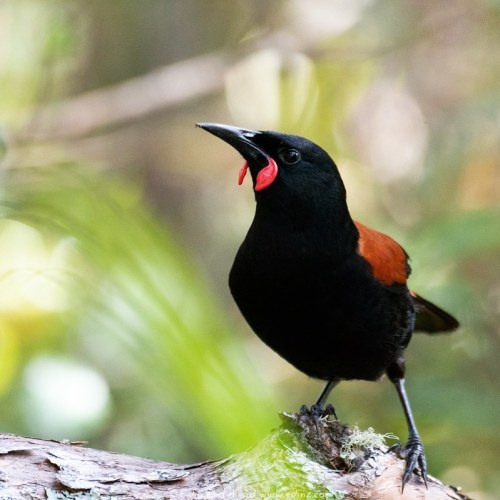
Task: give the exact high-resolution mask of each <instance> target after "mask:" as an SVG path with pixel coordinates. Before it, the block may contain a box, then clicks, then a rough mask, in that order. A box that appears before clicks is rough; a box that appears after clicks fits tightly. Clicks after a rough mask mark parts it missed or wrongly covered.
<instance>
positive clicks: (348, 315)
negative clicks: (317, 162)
mask: <svg viewBox="0 0 500 500" xmlns="http://www.w3.org/2000/svg"><path fill="white" fill-rule="evenodd" d="M259 241H260V242H261V246H260V247H259V246H256V245H254V244H253V241H252V239H251V238H249V239H248V240H245V242H244V243H243V244H242V246H241V247H240V250H239V251H238V254H237V256H236V258H235V261H234V264H233V267H232V269H231V272H230V275H229V286H230V289H231V293H232V295H233V297H234V299H235V301H236V303H237V305H238V307H239V308H240V310H241V312H242V314H243V316H244V317H245V319H246V320H247V322H248V323H249V325H250V326H251V328H252V329H253V330H254V332H255V333H256V334H257V335H258V336H259V337H260V338H261V339H262V340H263V341H264V342H265V343H266V344H267V345H269V347H271V348H272V349H274V350H275V351H276V352H277V353H278V354H279V355H281V356H282V357H283V358H285V359H286V360H287V361H289V362H290V363H291V364H293V365H294V366H295V367H296V368H298V369H299V370H301V371H303V372H304V373H306V374H308V375H309V376H312V377H316V378H321V379H334V378H341V379H365V380H375V379H377V378H379V377H380V376H381V375H382V374H383V372H384V371H385V369H386V368H387V366H388V365H389V364H391V363H392V362H393V361H394V360H395V359H397V358H398V357H399V356H400V355H401V353H402V351H403V350H404V348H405V347H406V345H407V343H408V341H409V338H410V336H411V332H412V329H413V316H414V315H413V309H412V305H411V300H410V298H409V295H408V290H407V289H406V287H404V286H396V287H387V286H385V285H382V284H381V283H379V282H377V281H376V280H375V279H374V278H373V276H372V275H371V273H370V269H369V266H368V265H367V264H366V262H365V261H364V260H363V259H362V258H361V257H359V256H358V255H357V254H356V253H352V254H351V255H349V256H348V257H343V258H341V259H335V258H332V257H331V256H330V255H329V254H328V252H325V253H322V254H318V253H317V252H311V251H310V248H309V247H308V245H301V244H300V242H299V243H294V242H292V241H288V242H281V243H280V242H279V241H278V240H275V241H274V242H269V241H268V242H267V243H265V240H264V239H262V238H259ZM281 244H282V248H276V246H280V245H281Z"/></svg>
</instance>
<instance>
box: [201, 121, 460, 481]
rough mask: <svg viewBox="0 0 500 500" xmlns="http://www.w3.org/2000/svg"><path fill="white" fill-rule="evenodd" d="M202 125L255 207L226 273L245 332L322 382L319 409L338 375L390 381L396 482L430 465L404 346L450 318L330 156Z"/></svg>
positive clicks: (295, 142) (266, 134)
mask: <svg viewBox="0 0 500 500" xmlns="http://www.w3.org/2000/svg"><path fill="white" fill-rule="evenodd" d="M197 125H198V126H199V127H201V128H203V129H204V130H206V131H208V132H210V133H211V134H213V135H215V136H217V137H219V138H220V139H222V140H223V141H225V142H227V143H228V144H230V145H231V146H233V147H234V148H235V149H236V150H237V151H239V153H240V154H241V155H242V156H243V157H244V159H245V160H246V161H245V164H244V165H243V167H242V169H241V171H240V176H239V183H240V184H241V183H242V182H243V178H244V177H245V174H246V172H247V170H250V173H251V176H252V181H253V186H254V191H255V200H256V211H255V217H254V219H253V222H252V224H251V226H250V229H249V231H248V234H247V235H246V237H245V240H244V241H243V243H242V244H241V246H240V248H239V250H238V253H237V255H236V258H235V260H234V264H233V266H232V269H231V271H230V274H229V286H230V289H231V293H232V295H233V297H234V300H235V301H236V304H237V305H238V307H239V309H240V311H241V313H242V314H243V316H244V317H245V319H246V321H247V322H248V324H249V325H250V327H251V328H252V329H253V331H254V332H255V333H256V334H257V335H258V336H259V337H260V338H261V339H262V340H263V341H264V342H265V343H266V344H267V345H268V346H269V347H271V348H272V349H274V350H275V351H276V352H277V353H278V354H279V355H280V356H282V357H283V358H285V359H286V360H287V361H288V362H290V363H291V364H292V365H294V366H295V367H296V368H298V369H299V370H301V371H302V372H304V373H305V374H307V375H309V376H310V377H314V378H318V379H322V380H326V381H328V382H327V384H326V387H325V389H324V390H323V392H322V393H321V395H320V397H319V399H318V401H317V402H316V404H315V405H313V407H312V408H311V410H312V412H313V414H316V415H318V414H321V412H323V411H324V408H325V403H326V400H327V398H328V395H329V394H330V391H331V390H332V389H333V387H335V386H336V385H337V384H338V383H339V382H340V381H342V380H353V379H361V380H378V379H379V378H380V377H381V376H383V375H384V374H387V376H388V378H389V380H390V381H391V382H392V383H393V384H394V386H395V388H396V390H397V392H398V395H399V398H400V400H401V404H402V406H403V410H404V413H405V418H406V422H407V425H408V431H409V438H408V441H407V444H406V446H405V448H404V450H403V454H404V456H405V460H406V468H405V472H404V475H403V485H402V486H403V488H404V485H405V484H406V483H407V482H408V480H409V479H410V477H411V474H412V472H413V470H414V469H416V468H419V469H420V473H421V475H422V478H423V480H424V482H425V483H426V484H427V466H426V460H425V454H424V448H423V445H422V441H421V439H420V436H419V434H418V431H417V427H416V425H415V421H414V419H413V415H412V412H411V408H410V404H409V401H408V397H407V395H406V391H405V386H404V375H405V365H404V359H403V353H404V351H405V349H406V347H407V346H408V343H409V341H410V339H411V336H412V333H413V331H414V330H421V331H425V332H428V333H436V332H448V331H452V330H455V329H456V328H457V327H458V321H457V320H456V319H455V318H453V317H452V316H451V315H449V314H448V313H446V312H445V311H443V310H442V309H440V308H439V307H437V306H435V305H434V304H432V303H431V302H429V301H427V300H425V299H424V298H422V297H420V296H419V295H417V294H416V293H414V292H412V291H410V290H409V289H408V287H407V285H406V281H407V278H408V276H409V274H410V266H409V264H408V255H407V254H406V252H405V251H404V249H403V248H402V247H401V246H400V245H399V244H398V243H396V241H394V240H393V239H392V238H390V237H389V236H387V235H385V234H383V233H380V232H378V231H376V230H374V229H370V228H368V227H366V226H364V225H362V224H360V223H359V222H356V221H354V220H353V219H352V218H351V216H350V214H349V210H348V208H347V204H346V191H345V188H344V184H343V182H342V179H341V177H340V174H339V172H338V170H337V167H336V165H335V163H334V161H333V160H332V159H331V158H330V156H329V155H328V154H327V153H326V152H325V151H324V150H323V149H322V148H321V147H319V146H318V145H317V144H314V143H313V142H311V141H309V140H307V139H305V138H303V137H298V136H294V135H288V134H283V133H279V132H270V131H256V130H248V129H243V128H238V127H233V126H229V125H221V124H215V123H198V124H197Z"/></svg>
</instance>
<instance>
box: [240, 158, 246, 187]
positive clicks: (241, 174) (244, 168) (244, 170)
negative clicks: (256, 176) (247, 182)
mask: <svg viewBox="0 0 500 500" xmlns="http://www.w3.org/2000/svg"><path fill="white" fill-rule="evenodd" d="M247 170H248V162H247V161H246V162H245V163H243V166H242V167H241V169H240V174H239V175H238V186H241V185H242V184H243V179H244V178H245V175H247Z"/></svg>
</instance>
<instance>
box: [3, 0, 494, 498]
mask: <svg viewBox="0 0 500 500" xmlns="http://www.w3.org/2000/svg"><path fill="white" fill-rule="evenodd" d="M499 26H500V7H499V5H498V2H492V1H489V0H481V1H478V2H474V3H472V2H469V3H467V2H461V1H459V0H453V1H444V0H441V1H431V0H428V1H421V0H419V1H416V0H415V1H409V2H405V3H404V4H403V3H401V2H384V1H381V0H351V1H349V2H343V1H340V0H337V1H331V2H330V1H326V2H325V1H322V0H281V1H279V2H264V1H261V0H252V1H248V2H243V1H237V2H234V1H232V0H213V1H212V2H203V1H201V0H184V1H183V2H177V1H175V0H154V1H153V0H146V1H143V2H136V1H132V0H126V1H125V0H124V1H121V2H98V1H94V0H92V1H88V0H87V1H83V0H77V1H74V2H63V1H62V0H60V1H59V0H54V1H45V0H41V1H40V0H21V1H19V0H6V1H4V2H2V3H1V4H0V28H1V29H0V84H1V87H2V93H1V95H0V131H1V132H0V161H1V162H2V164H1V165H2V170H1V172H0V214H1V217H2V219H1V221H0V277H1V279H0V312H1V314H0V393H1V395H2V398H3V404H2V412H1V413H0V424H1V426H0V427H1V430H2V431H11V432H17V433H20V434H38V435H40V436H47V437H54V438H66V437H69V438H75V439H89V440H90V441H91V444H92V445H93V446H96V447H99V446H100V447H105V448H108V449H114V450H117V451H118V450H121V451H128V452H131V453H137V454H141V455H143V456H154V457H158V458H162V459H165V460H169V461H185V462H194V461H196V460H203V459H206V458H217V457H220V456H225V455H227V454H229V453H233V452H236V451H240V450H242V449H244V448H245V447H248V446H250V445H252V444H255V443H256V442H258V441H259V439H261V438H262V437H263V436H265V435H266V434H267V432H268V431H269V430H270V429H271V428H272V427H273V426H275V425H277V423H278V422H277V418H276V413H277V412H278V411H280V410H293V409H296V408H298V406H299V405H300V404H302V403H311V402H312V401H313V400H314V398H315V396H316V392H319V389H320V384H318V383H316V382H312V381H309V380H307V378H306V377H304V376H303V375H301V374H300V373H297V372H296V371H295V370H293V369H292V368H291V367H290V366H288V365H287V364H286V363H285V362H283V361H282V360H280V359H279V358H278V357H277V356H275V355H274V354H273V353H271V352H270V351H269V350H268V349H267V348H266V347H265V346H262V344H261V343H260V342H259V341H258V340H257V339H256V338H255V337H254V336H253V335H252V334H251V332H249V329H248V327H247V326H246V325H245V324H244V322H243V320H242V319H241V317H240V315H239V314H238V312H237V311H236V308H235V306H234V304H233V303H232V301H231V298H230V297H229V294H228V291H227V285H226V279H227V273H228V270H229V267H230V265H231V262H232V258H233V256H234V253H235V251H236V248H237V246H238V244H239V242H240V241H241V240H242V238H243V235H244V234H245V232H246V229H247V227H248V225H249V223H250V220H251V217H252V211H253V199H252V193H251V190H250V189H248V186H244V187H245V188H242V189H240V190H238V189H237V187H236V186H235V178H236V173H237V168H238V161H239V160H238V159H237V157H236V155H235V154H234V152H233V151H231V150H230V148H225V147H224V145H222V144H218V143H216V141H213V140H212V138H210V137H209V136H208V135H204V134H202V133H201V132H199V131H197V130H196V129H195V128H194V127H193V124H194V122H197V121H205V120H207V121H220V122H230V123H235V124H238V125H242V126H246V127H255V128H261V129H280V130H283V131H287V132H292V133H299V134H303V135H306V136H308V137H310V138H311V139H313V140H315V141H317V142H318V143H320V144H321V145H322V146H323V147H324V148H325V149H327V150H329V151H330V152H331V153H332V155H333V156H334V158H335V160H336V162H337V163H338V165H339V168H340V170H341V174H342V176H343V178H344V181H345V183H346V187H347V191H348V201H349V204H350V207H351V212H352V214H353V216H354V217H355V218H359V219H360V220H362V221H363V222H365V223H367V224H370V225H373V226H375V227H377V228H378V229H380V230H383V231H386V232H388V233H389V234H391V235H392V236H394V237H395V238H396V239H398V240H399V241H401V243H403V244H404V246H405V248H406V249H407V251H408V253H409V254H410V255H411V257H412V268H413V275H412V277H411V282H410V283H411V286H412V287H413V288H414V289H415V290H417V291H418V292H419V293H421V294H422V295H424V296H425V297H428V298H429V299H430V300H432V301H435V302H436V303H439V304H440V305H442V306H443V307H445V308H446V309H447V310H449V311H450V312H452V313H454V314H456V315H457V316H458V318H459V319H460V321H461V323H462V328H461V329H460V331H459V332H457V333H454V334H453V335H444V336H435V337H432V338H430V337H425V336H423V335H415V337H414V339H413V341H412V344H411V346H410V348H409V350H408V355H407V363H408V390H409V393H410V397H411V400H412V404H413V407H414V412H415V416H416V419H417V422H418V424H419V428H420V431H421V434H422V436H423V439H424V443H425V444H426V449H427V454H428V460H429V464H430V472H431V473H432V474H435V475H439V476H441V477H442V478H443V479H444V480H445V481H449V482H451V483H459V484H462V486H463V487H464V489H465V490H466V491H467V492H468V493H469V494H471V495H472V496H474V497H475V498H495V495H496V493H497V492H498V491H500V482H499V479H498V478H499V477H500V474H499V471H500V467H499V460H498V452H499V450H500V438H499V436H498V432H497V429H498V422H499V421H500V382H499V379H500V377H499V375H500V365H499V364H498V359H499V358H500V330H499V324H500V322H499V319H500V231H499V229H498V228H499V222H500V203H499V202H500V168H499V163H500V161H499V159H500V149H499V144H500V127H499V126H498V124H499V112H498V109H499V106H498V104H499V102H500V89H499V86H498V80H499V77H500V64H499V61H498V57H497V56H496V54H498V53H500V29H499ZM193 57H210V59H204V61H205V62H204V63H203V64H205V65H202V64H201V63H200V60H199V59H191V58H193ZM207 61H208V62H207ZM179 62H183V63H185V64H186V65H187V66H184V68H186V67H187V68H188V71H187V70H186V71H184V72H182V71H178V66H175V64H176V63H179ZM172 68H173V69H172ZM165 69H169V70H170V72H169V73H167V75H168V76H167V77H165V76H162V75H165V73H163V71H164V70H165ZM214 75H215V76H214ZM162 78H167V80H165V79H163V80H162ZM205 81H207V82H208V81H211V82H215V84H214V83H211V84H210V86H209V90H208V91H207V92H204V91H203V88H202V86H200V85H199V84H200V82H205ZM217 82H218V83H217ZM167 83H168V84H169V85H171V87H169V88H171V89H173V93H172V94H171V95H170V96H169V97H171V99H170V100H169V101H167V99H165V102H162V99H164V97H163V93H162V92H161V90H162V89H163V86H164V85H166V84H167ZM208 85H209V84H208V83H207V86H208ZM214 86H215V87H216V90H214ZM179 89H180V90H181V91H182V92H178V90H179ZM183 92H184V93H183ZM151 103H154V105H152V104H151ZM61 374H62V375H61ZM86 389H88V390H86ZM89 391H90V393H89V394H87V393H88V392H89ZM98 394H100V397H98ZM75 398H76V399H75ZM332 399H333V402H334V403H335V406H336V409H337V412H338V414H339V415H340V417H341V418H342V419H343V420H345V421H347V422H349V423H352V424H353V423H358V424H359V425H360V426H361V427H375V429H376V430H377V431H379V432H382V433H386V432H394V433H395V434H397V435H398V436H399V437H400V438H402V439H404V438H405V433H406V430H405V425H404V419H403V416H402V412H401V409H400V407H399V403H398V401H397V397H396V395H395V394H394V393H393V390H392V388H391V387H390V384H388V383H380V384H373V383H365V382H352V383H345V384H341V385H340V387H339V388H338V389H336V390H335V392H334V395H333V396H332ZM98 400H99V401H101V403H100V404H99V405H98V404H97V403H96V402H97V401H98ZM75 401H76V402H80V404H81V405H82V407H81V408H80V409H79V413H80V417H78V416H77V415H76V414H75V412H73V413H71V411H70V408H69V407H71V406H72V405H73V406H75V404H76V402H75ZM54 404H57V405H59V406H58V408H53V405H54ZM84 409H85V411H84ZM47 415H49V416H48V417H47ZM82 415H87V417H86V418H87V419H86V420H85V419H83V417H82Z"/></svg>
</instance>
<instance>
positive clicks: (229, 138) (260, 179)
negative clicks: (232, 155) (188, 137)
mask: <svg viewBox="0 0 500 500" xmlns="http://www.w3.org/2000/svg"><path fill="white" fill-rule="evenodd" d="M196 126H197V127H200V128H202V129H204V130H206V131H207V132H210V133H211V134H213V135H215V136H216V137H218V138H219V139H222V140H223V141H225V142H227V143H228V144H229V145H231V146H233V148H234V149H236V150H237V151H238V152H239V153H240V154H241V155H242V156H243V157H244V158H245V160H246V162H245V164H244V165H243V167H242V169H241V170H240V176H239V181H238V182H239V184H241V183H242V182H243V179H244V177H245V174H246V172H247V170H248V166H249V165H250V169H251V170H252V169H253V168H255V171H256V172H257V174H256V175H255V177H254V178H255V186H254V189H255V191H261V190H262V189H264V188H266V187H268V186H270V185H271V184H272V183H273V181H274V179H275V178H276V176H277V175H278V167H277V165H276V162H275V161H274V160H273V159H272V158H271V157H270V156H269V155H268V154H267V153H266V152H265V151H263V150H262V148H260V147H259V146H257V145H256V144H255V143H254V142H253V139H254V138H255V137H256V136H258V135H260V134H262V132H259V131H258V130H249V129H245V128H239V127H233V126H231V125H223V124H220V123H206V122H203V123H197V124H196Z"/></svg>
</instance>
